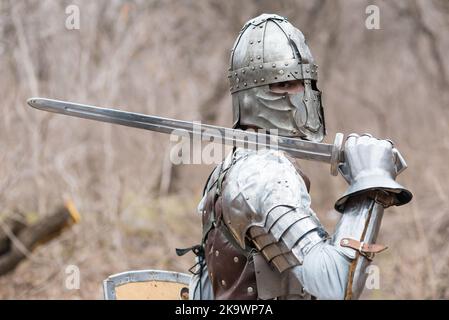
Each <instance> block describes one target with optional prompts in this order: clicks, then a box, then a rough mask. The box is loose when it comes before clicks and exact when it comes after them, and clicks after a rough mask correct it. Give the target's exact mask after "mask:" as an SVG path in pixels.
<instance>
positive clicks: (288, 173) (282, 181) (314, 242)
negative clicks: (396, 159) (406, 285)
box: [222, 149, 383, 299]
mask: <svg viewBox="0 0 449 320" xmlns="http://www.w3.org/2000/svg"><path fill="white" fill-rule="evenodd" d="M234 157H235V160H234V161H235V164H234V165H233V166H232V167H231V168H230V169H229V172H228V173H227V176H226V179H225V181H224V183H223V191H222V194H223V217H224V219H225V222H226V224H227V226H228V228H229V230H230V231H231V232H232V234H233V236H234V237H235V239H236V240H237V242H238V243H239V244H240V245H241V246H242V247H245V246H247V245H249V244H251V245H253V246H255V247H256V248H257V249H258V250H259V251H260V252H261V253H262V255H263V257H264V258H265V260H266V261H268V262H269V263H270V265H271V266H272V267H273V268H274V269H276V270H277V271H278V272H279V273H280V274H281V276H282V277H284V278H288V279H289V281H290V282H291V281H294V280H296V281H297V282H299V283H300V284H301V285H302V287H303V288H304V289H305V291H306V292H308V293H310V294H312V295H313V296H316V297H318V298H321V299H343V298H344V297H345V295H346V291H347V287H348V283H350V286H351V292H354V295H353V296H352V297H356V296H358V294H359V293H360V292H361V290H362V288H363V285H364V281H363V279H364V278H365V277H364V276H363V275H364V272H365V269H366V267H367V266H368V263H369V260H368V259H367V258H365V256H359V255H357V254H356V250H355V249H354V248H352V247H354V243H356V244H358V242H357V241H359V240H360V239H362V240H366V241H367V242H368V243H373V242H374V241H375V240H376V239H375V238H376V237H377V232H378V228H379V225H380V220H381V217H382V211H383V208H382V207H381V206H379V205H373V203H374V202H373V201H372V200H369V199H368V198H366V199H365V198H363V199H362V198H358V199H354V201H350V202H349V203H348V204H347V205H346V208H345V211H344V214H343V216H342V218H341V220H340V222H339V224H338V226H337V229H336V232H335V234H334V235H333V237H329V236H328V234H327V233H326V231H325V230H324V228H323V226H322V225H321V223H320V221H319V220H318V218H317V216H316V215H315V213H314V212H313V211H312V209H311V208H310V202H311V201H310V196H309V194H308V192H307V189H306V186H305V183H304V181H303V179H302V177H301V176H300V174H299V173H298V172H297V171H296V169H295V167H294V166H293V164H292V163H291V162H290V161H289V160H288V159H287V158H286V157H285V156H284V155H283V154H282V153H279V152H276V151H272V150H265V151H262V152H260V151H259V152H257V153H256V152H254V151H245V150H240V149H237V151H236V152H235V154H234ZM348 239H350V243H348V244H347V245H346V246H345V243H346V241H349V240H348ZM365 249H366V248H365ZM361 252H363V251H361ZM355 259H358V261H360V262H363V263H357V267H356V268H355V269H354V270H352V271H351V270H350V268H351V266H352V262H353V261H355ZM364 260H366V262H364ZM350 271H351V275H350ZM352 279H354V280H352ZM258 284H259V282H258ZM298 287H300V286H298ZM275 293H276V294H278V293H279V290H273V297H272V298H276V297H278V296H276V294H275ZM284 294H285V295H293V296H294V295H295V292H284ZM298 294H299V293H298ZM265 297H266V298H267V295H265Z"/></svg>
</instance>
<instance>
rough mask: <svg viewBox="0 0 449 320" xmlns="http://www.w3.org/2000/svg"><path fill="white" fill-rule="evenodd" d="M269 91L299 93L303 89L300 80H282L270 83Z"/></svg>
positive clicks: (302, 83)
mask: <svg viewBox="0 0 449 320" xmlns="http://www.w3.org/2000/svg"><path fill="white" fill-rule="evenodd" d="M270 91H272V92H275V93H290V94H293V93H299V92H303V91H304V82H303V81H302V80H292V81H284V82H278V83H272V84H270Z"/></svg>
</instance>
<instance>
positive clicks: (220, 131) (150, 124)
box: [27, 98, 407, 176]
mask: <svg viewBox="0 0 449 320" xmlns="http://www.w3.org/2000/svg"><path fill="white" fill-rule="evenodd" d="M27 102H28V104H29V105H30V106H31V107H33V108H36V109H39V110H44V111H48V112H54V113H60V114H65V115H68V116H73V117H78V118H84V119H90V120H96V121H101V122H107V123H114V124H119V125H123V126H127V127H133V128H140V129H146V130H150V131H156V132H161V133H168V134H174V135H177V136H185V135H186V134H189V135H190V134H192V135H199V136H200V137H201V140H202V141H208V142H220V143H222V144H225V145H232V146H242V147H245V148H253V149H254V148H255V149H257V148H267V149H276V150H281V151H285V152H287V153H288V154H290V155H291V156H292V157H294V158H298V159H304V160H314V161H320V162H325V163H329V164H330V171H331V174H332V175H334V176H336V175H337V174H338V167H339V165H340V163H342V162H344V155H343V137H344V135H343V134H342V133H337V134H336V135H335V139H334V143H333V144H327V143H317V142H311V141H306V140H302V139H299V138H291V137H283V136H278V135H273V134H265V133H260V132H253V131H244V130H240V129H231V128H225V127H219V126H213V125H208V124H199V123H197V122H189V121H182V120H176V119H169V118H163V117H158V116H151V115H145V114H140V113H134V112H128V111H122V110H117V109H110V108H100V107H95V106H90V105H84V104H79V103H72V102H67V101H60V100H53V99H45V98H30V99H28V101H27ZM393 151H394V152H395V154H396V172H397V174H399V173H401V172H402V171H404V170H405V169H406V168H407V164H406V163H405V160H404V159H403V158H402V156H401V155H400V153H399V151H397V150H396V149H394V150H393Z"/></svg>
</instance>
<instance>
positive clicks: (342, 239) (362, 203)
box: [331, 194, 387, 299]
mask: <svg viewBox="0 0 449 320" xmlns="http://www.w3.org/2000/svg"><path fill="white" fill-rule="evenodd" d="M383 213H384V207H383V205H382V204H381V203H380V202H379V201H378V200H377V196H376V195H375V194H373V195H365V196H363V195H361V196H358V197H353V198H351V199H350V200H349V202H348V204H347V205H346V207H345V210H344V212H343V215H342V217H341V219H340V221H339V223H338V225H337V227H336V231H335V234H334V235H333V237H332V240H331V243H332V244H333V245H334V246H336V247H339V250H340V252H341V253H343V254H344V255H345V256H346V257H347V258H349V259H350V261H351V264H350V267H349V271H348V279H347V286H346V290H345V299H358V297H359V296H360V294H361V293H362V291H363V288H364V286H365V282H366V278H367V276H368V275H367V273H366V269H367V267H368V266H369V265H370V263H371V261H372V259H373V257H374V254H375V253H379V252H381V251H383V250H385V249H386V248H387V247H385V246H383V245H380V244H375V242H376V239H377V235H378V233H379V228H380V225H381V221H382V217H383Z"/></svg>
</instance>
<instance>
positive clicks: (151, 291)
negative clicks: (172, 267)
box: [103, 270, 191, 300]
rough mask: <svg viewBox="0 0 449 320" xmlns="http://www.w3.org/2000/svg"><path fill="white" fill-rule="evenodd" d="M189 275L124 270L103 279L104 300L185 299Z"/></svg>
mask: <svg viewBox="0 0 449 320" xmlns="http://www.w3.org/2000/svg"><path fill="white" fill-rule="evenodd" d="M190 279H191V276H190V275H188V274H185V273H179V272H173V271H161V270H138V271H126V272H122V273H118V274H114V275H112V276H109V277H108V278H107V279H106V280H104V281H103V291H104V298H105V300H187V299H188V297H189V283H190Z"/></svg>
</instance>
